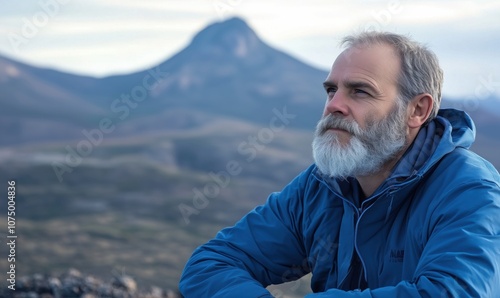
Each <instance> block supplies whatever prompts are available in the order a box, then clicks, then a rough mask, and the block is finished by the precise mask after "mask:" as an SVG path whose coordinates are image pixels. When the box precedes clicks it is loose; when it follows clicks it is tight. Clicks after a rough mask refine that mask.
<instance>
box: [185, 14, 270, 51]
mask: <svg viewBox="0 0 500 298" xmlns="http://www.w3.org/2000/svg"><path fill="white" fill-rule="evenodd" d="M262 44H263V43H262V41H261V40H260V39H259V37H258V36H257V34H256V33H255V32H254V31H253V30H252V29H251V28H250V27H249V26H248V24H247V23H246V22H245V21H244V20H243V19H241V18H239V17H233V18H230V19H227V20H225V21H221V22H217V23H214V24H211V25H209V26H207V27H206V28H205V29H203V30H202V31H200V32H199V33H198V34H196V36H195V37H194V38H193V41H192V43H191V45H192V46H194V47H197V48H203V49H206V50H211V49H213V48H217V49H223V50H224V52H225V53H227V52H229V53H230V54H232V55H234V56H237V57H245V56H247V54H248V53H250V52H252V51H254V50H256V49H257V48H258V47H259V46H261V45H262Z"/></svg>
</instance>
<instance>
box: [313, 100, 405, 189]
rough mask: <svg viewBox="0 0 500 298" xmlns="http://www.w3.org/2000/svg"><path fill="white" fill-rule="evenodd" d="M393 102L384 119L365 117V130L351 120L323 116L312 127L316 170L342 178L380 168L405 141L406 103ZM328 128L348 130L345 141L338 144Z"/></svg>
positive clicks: (394, 154) (360, 174) (334, 116)
mask: <svg viewBox="0 0 500 298" xmlns="http://www.w3.org/2000/svg"><path fill="white" fill-rule="evenodd" d="M397 101H398V102H397V103H396V105H395V107H394V109H393V111H391V112H390V113H389V115H388V117H387V118H385V119H382V120H379V121H375V120H373V119H368V121H367V122H366V129H365V130H362V129H361V128H360V127H359V125H358V124H357V123H356V122H355V121H354V120H347V119H344V118H342V117H341V116H338V115H333V114H330V115H327V116H326V117H323V118H322V119H321V120H320V121H319V122H318V124H317V126H316V132H315V136H314V140H313V143H312V147H313V157H314V161H315V163H316V166H317V167H318V169H319V170H320V171H321V172H322V173H323V174H325V175H328V176H329V177H334V178H342V179H345V178H346V177H357V176H366V175H370V174H374V173H376V172H378V171H380V170H381V169H382V167H383V165H384V164H386V163H387V162H389V161H390V160H391V159H393V158H395V156H396V155H397V153H399V152H400V151H401V150H403V148H404V147H405V144H406V105H405V104H403V103H402V101H400V100H399V99H397ZM330 128H337V129H343V130H346V131H347V132H349V133H350V134H351V137H350V140H349V143H348V144H344V145H343V144H341V142H340V140H339V138H338V136H337V134H336V133H335V132H332V131H328V129H330Z"/></svg>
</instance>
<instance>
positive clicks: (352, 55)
mask: <svg viewBox="0 0 500 298" xmlns="http://www.w3.org/2000/svg"><path fill="white" fill-rule="evenodd" d="M400 68H401V61H400V58H399V56H398V54H397V53H396V51H395V50H394V48H393V47H391V46H390V45H388V44H370V45H359V46H354V47H352V48H348V49H346V50H344V51H343V52H342V53H341V54H340V55H339V56H338V57H337V59H336V60H335V62H334V63H333V66H332V69H331V71H330V74H329V75H328V78H327V81H333V82H335V83H341V82H342V81H350V80H361V81H367V82H371V83H373V84H376V85H380V84H382V85H383V84H397V80H398V76H399V72H400Z"/></svg>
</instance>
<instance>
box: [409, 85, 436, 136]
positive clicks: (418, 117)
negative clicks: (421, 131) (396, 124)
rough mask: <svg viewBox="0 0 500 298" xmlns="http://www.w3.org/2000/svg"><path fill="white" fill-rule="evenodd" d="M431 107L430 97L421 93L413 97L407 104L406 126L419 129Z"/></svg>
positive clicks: (427, 116)
mask: <svg viewBox="0 0 500 298" xmlns="http://www.w3.org/2000/svg"><path fill="white" fill-rule="evenodd" d="M432 106H433V100H432V95H430V94H429V93H422V94H419V95H417V96H415V97H414V98H413V99H412V100H411V101H410V103H409V104H408V126H409V127H410V128H419V127H420V126H422V125H423V124H424V123H425V121H426V120H427V118H429V116H430V114H431V111H432Z"/></svg>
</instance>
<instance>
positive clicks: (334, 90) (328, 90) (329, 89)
mask: <svg viewBox="0 0 500 298" xmlns="http://www.w3.org/2000/svg"><path fill="white" fill-rule="evenodd" d="M336 91H337V88H334V87H328V88H326V93H331V92H333V93H335V92H336Z"/></svg>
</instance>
